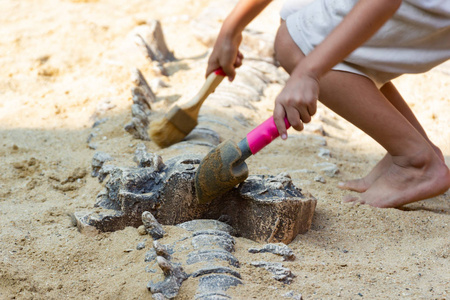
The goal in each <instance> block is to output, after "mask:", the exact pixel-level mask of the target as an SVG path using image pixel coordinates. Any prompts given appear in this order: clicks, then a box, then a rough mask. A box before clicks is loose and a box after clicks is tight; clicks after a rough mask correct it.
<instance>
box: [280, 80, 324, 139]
mask: <svg viewBox="0 0 450 300" xmlns="http://www.w3.org/2000/svg"><path fill="white" fill-rule="evenodd" d="M318 98H319V81H318V80H317V79H316V78H315V77H314V76H312V75H311V74H304V73H300V74H292V76H291V77H290V78H289V80H288V81H287V82H286V86H285V87H284V89H283V90H282V91H281V93H280V94H279V95H278V97H277V98H276V100H275V109H274V112H273V118H274V120H275V124H276V126H277V128H278V132H279V133H280V136H281V138H282V139H286V138H287V133H286V125H285V123H284V118H285V117H287V119H288V121H289V123H290V124H291V126H292V127H293V128H294V129H296V130H298V131H300V130H302V129H303V123H309V122H310V121H311V117H312V116H313V115H314V114H315V113H316V110H317V99H318Z"/></svg>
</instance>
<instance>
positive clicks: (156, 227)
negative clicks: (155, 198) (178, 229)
mask: <svg viewBox="0 0 450 300" xmlns="http://www.w3.org/2000/svg"><path fill="white" fill-rule="evenodd" d="M142 223H144V226H145V231H147V233H148V234H150V235H151V236H152V238H153V239H155V240H157V239H160V238H162V237H163V236H164V234H165V233H166V232H165V231H164V228H163V227H162V225H161V224H160V223H159V222H158V221H157V220H156V219H155V217H154V216H153V215H152V213H151V212H148V211H144V212H143V213H142Z"/></svg>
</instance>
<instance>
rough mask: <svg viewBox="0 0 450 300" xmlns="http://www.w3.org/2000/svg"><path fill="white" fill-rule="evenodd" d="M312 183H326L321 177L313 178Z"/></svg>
mask: <svg viewBox="0 0 450 300" xmlns="http://www.w3.org/2000/svg"><path fill="white" fill-rule="evenodd" d="M314 181H316V182H320V183H327V181H326V180H325V179H324V178H323V177H322V176H316V177H314Z"/></svg>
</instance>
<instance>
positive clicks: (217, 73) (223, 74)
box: [214, 68, 227, 76]
mask: <svg viewBox="0 0 450 300" xmlns="http://www.w3.org/2000/svg"><path fill="white" fill-rule="evenodd" d="M214 73H215V74H216V75H220V76H227V74H225V72H224V71H223V70H222V68H218V69H217V70H215V71H214Z"/></svg>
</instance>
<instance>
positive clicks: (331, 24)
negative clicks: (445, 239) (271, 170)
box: [206, 0, 450, 207]
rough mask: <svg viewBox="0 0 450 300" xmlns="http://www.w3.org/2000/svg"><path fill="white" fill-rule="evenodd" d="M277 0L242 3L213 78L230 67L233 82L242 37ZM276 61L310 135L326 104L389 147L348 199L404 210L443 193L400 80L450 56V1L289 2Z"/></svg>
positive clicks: (286, 101) (211, 66) (280, 112)
mask: <svg viewBox="0 0 450 300" xmlns="http://www.w3.org/2000/svg"><path fill="white" fill-rule="evenodd" d="M269 3H270V1H269V0H241V1H239V2H238V4H237V5H236V7H235V8H234V9H233V11H232V12H231V13H230V15H229V16H228V17H227V18H226V20H225V21H224V23H223V26H222V28H221V30H220V33H219V36H218V38H217V41H216V43H215V45H214V49H213V51H212V53H211V56H210V58H209V62H208V68H207V71H206V74H207V75H208V74H209V73H211V72H212V71H213V70H215V69H217V68H219V67H222V69H223V70H224V71H225V73H226V74H227V76H228V77H229V80H233V78H234V76H235V68H237V67H239V66H240V65H241V64H242V60H243V56H242V54H241V53H240V52H239V44H240V42H241V40H242V31H243V30H244V28H245V26H247V25H248V24H249V23H250V22H251V21H252V20H253V19H254V18H255V17H256V16H257V15H258V14H259V13H260V12H261V11H262V10H263V9H264V8H265V7H266V6H267V5H268V4H269ZM281 17H282V20H281V25H280V27H279V29H278V32H277V35H276V38H275V52H276V58H277V60H278V61H279V62H280V64H281V66H282V67H283V68H284V69H285V70H286V71H287V72H288V73H289V74H290V78H289V80H288V81H287V82H286V86H285V87H284V89H283V90H282V91H281V93H280V94H279V95H278V97H277V98H276V100H275V108H274V112H273V116H274V120H275V124H276V125H277V128H278V131H279V133H280V136H281V138H282V139H286V138H287V133H286V128H285V124H284V122H283V119H284V117H287V118H288V120H289V122H290V124H291V125H292V127H293V128H294V129H296V130H302V129H303V123H308V122H310V120H311V116H313V115H314V114H315V112H316V105H317V100H318V99H320V101H321V102H322V103H323V104H325V105H326V106H328V107H329V108H330V109H332V110H333V111H335V112H336V113H338V114H339V115H341V116H342V117H344V118H345V119H347V120H348V121H350V122H351V123H353V124H354V125H356V126H357V127H359V128H360V129H361V130H363V131H364V132H365V133H367V134H368V135H370V136H371V137H372V138H373V139H375V140H376V141H377V142H378V143H380V144H381V145H382V146H383V147H384V148H385V149H386V150H387V154H386V155H385V157H384V158H383V159H382V160H381V161H380V162H379V163H378V164H377V165H376V166H375V168H374V169H373V170H372V171H371V172H370V173H369V174H368V175H367V176H366V177H364V178H362V179H359V180H352V181H348V182H346V183H340V184H339V187H340V188H342V189H347V190H352V191H357V192H360V193H361V195H360V197H354V196H347V197H346V198H344V202H359V203H366V204H369V205H372V206H376V207H399V206H401V205H404V204H407V203H411V202H415V201H419V200H423V199H427V198H431V197H434V196H437V195H440V194H443V193H444V192H446V191H447V190H448V188H449V187H450V172H449V169H448V167H447V166H446V164H445V161H444V157H443V155H442V152H441V151H440V150H439V148H437V147H436V146H435V145H434V144H433V143H432V142H431V141H430V140H429V139H428V137H427V135H426V133H425V131H424V129H423V128H422V126H421V125H420V124H419V122H418V121H417V119H416V117H415V116H414V114H413V112H412V111H411V110H410V108H409V107H408V105H407V104H406V102H405V101H404V100H403V98H402V96H401V95H400V94H399V92H398V91H397V90H396V88H395V87H394V85H393V84H392V82H391V79H393V78H395V77H397V76H399V75H401V74H403V73H420V72H425V71H427V70H429V69H431V68H432V67H434V66H436V65H438V64H440V63H442V62H444V61H446V60H447V59H449V58H450V5H449V3H448V1H445V0H428V1H425V0H422V1H421V0H404V1H403V2H402V1H401V0H376V1H373V0H360V1H358V0H340V1H327V0H314V1H311V0H309V1H305V0H303V1H302V0H289V1H286V3H285V5H284V7H283V9H282V11H281Z"/></svg>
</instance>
